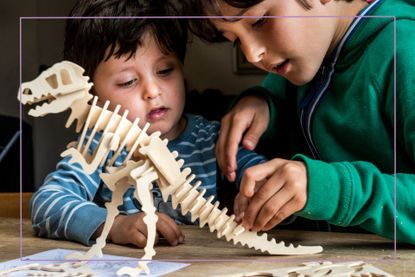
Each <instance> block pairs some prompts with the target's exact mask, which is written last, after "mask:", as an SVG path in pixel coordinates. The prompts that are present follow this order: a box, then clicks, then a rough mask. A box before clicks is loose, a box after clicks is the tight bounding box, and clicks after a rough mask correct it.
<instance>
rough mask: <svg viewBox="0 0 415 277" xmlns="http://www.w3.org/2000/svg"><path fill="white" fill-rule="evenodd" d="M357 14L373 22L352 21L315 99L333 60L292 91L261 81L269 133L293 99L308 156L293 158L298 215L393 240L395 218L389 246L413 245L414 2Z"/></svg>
mask: <svg viewBox="0 0 415 277" xmlns="http://www.w3.org/2000/svg"><path fill="white" fill-rule="evenodd" d="M362 14H364V15H367V16H371V18H362V19H361V20H360V21H359V24H357V25H356V26H353V25H351V27H350V28H354V29H353V30H352V31H351V33H350V35H349V37H348V39H347V40H346V41H345V44H344V45H343V47H342V50H341V52H340V54H339V56H338V59H337V62H336V64H335V66H334V70H333V74H332V77H331V80H330V81H329V83H328V87H327V89H326V90H325V92H324V93H323V94H321V95H320V96H316V94H317V93H315V90H314V92H313V89H312V86H313V84H314V86H315V84H316V83H317V82H320V83H323V82H322V81H320V79H321V80H323V79H324V76H327V74H329V73H327V72H328V71H330V62H332V61H333V60H332V59H328V61H327V62H328V64H329V66H327V65H324V64H323V67H328V68H329V69H328V70H327V68H325V69H324V70H320V72H319V73H318V74H317V75H316V77H315V79H314V80H313V81H312V82H311V83H310V84H307V85H305V86H302V87H295V89H294V91H293V89H291V90H290V91H288V89H287V88H288V85H287V81H286V80H284V79H283V78H281V77H280V76H277V75H274V74H269V75H268V76H267V77H266V79H265V80H264V82H263V84H262V86H263V87H264V88H266V89H267V90H268V91H269V93H270V94H269V95H268V99H269V103H270V111H271V122H270V127H269V129H272V132H273V133H274V135H280V136H281V135H282V134H281V133H280V134H278V126H279V125H278V124H279V122H278V119H279V118H282V117H283V115H282V114H279V112H280V111H279V110H278V109H277V106H281V104H284V100H286V98H287V97H286V93H294V94H295V98H296V102H297V103H296V104H297V107H296V110H297V112H298V116H299V118H301V119H302V120H301V122H302V124H303V130H304V132H305V134H306V137H307V138H308V143H309V145H311V147H310V148H311V149H312V152H313V153H314V157H313V156H310V157H308V156H306V155H303V154H297V155H295V156H294V157H293V158H292V159H294V160H301V161H303V162H304V163H305V164H306V166H307V174H308V199H307V203H306V207H305V208H304V209H303V210H302V211H300V212H299V213H298V215H300V216H302V217H306V218H309V219H315V220H327V221H328V222H329V223H331V224H334V225H338V226H353V225H359V226H361V227H362V228H364V229H366V230H368V231H371V232H374V233H376V234H379V235H381V236H384V237H387V238H391V239H394V236H395V231H394V229H395V228H394V226H395V220H396V239H397V241H401V242H408V243H411V244H415V231H414V230H415V1H413V0H378V1H375V2H374V3H373V4H371V5H369V6H367V7H366V8H365V9H364V11H362V12H361V13H360V15H362ZM395 18H396V20H395ZM355 21H357V18H356V19H355V20H354V22H355ZM395 23H396V25H395ZM352 24H353V23H352ZM395 27H396V60H395V52H394V50H395V48H394V37H395V36H394V35H395ZM349 31H350V30H349ZM338 48H340V47H339V46H338ZM395 61H396V67H395V66H394V65H395V64H394V62H395ZM395 68H396V80H395V74H394V71H395ZM323 71H325V72H323ZM324 74H325V75H324ZM317 84H318V83H317ZM395 85H396V93H395V90H394V88H395ZM320 86H321V85H320ZM290 87H292V85H290ZM317 87H318V86H317ZM251 93H252V91H251ZM310 99H311V100H310ZM395 104H396V106H395ZM293 108H294V107H293ZM395 108H396V109H395ZM310 110H312V112H311V116H310V115H309V114H310ZM302 113H303V114H306V115H307V114H308V117H307V116H303V117H302V115H301V114H302ZM307 122H309V124H308V125H307ZM395 131H396V132H395ZM307 134H308V135H307ZM395 134H396V144H394V135H395ZM310 141H311V142H310ZM395 169H396V174H394V172H395ZM395 197H396V198H395ZM395 204H396V211H395ZM395 216H396V217H395Z"/></svg>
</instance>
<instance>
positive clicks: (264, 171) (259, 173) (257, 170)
mask: <svg viewBox="0 0 415 277" xmlns="http://www.w3.org/2000/svg"><path fill="white" fill-rule="evenodd" d="M283 161H284V160H281V159H273V160H270V161H268V162H265V163H262V164H258V165H254V166H251V167H250V168H247V169H246V170H245V172H244V175H243V176H242V179H241V184H240V188H239V191H240V193H241V194H242V195H244V196H245V197H247V198H251V197H252V196H253V195H254V193H255V188H256V186H257V183H258V182H261V181H263V180H265V179H267V178H268V177H269V176H271V175H273V174H274V173H275V171H276V170H277V169H278V167H279V166H280V165H281V164H282V162H283ZM267 183H268V182H267Z"/></svg>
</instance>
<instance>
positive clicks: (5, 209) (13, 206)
mask: <svg viewBox="0 0 415 277" xmlns="http://www.w3.org/2000/svg"><path fill="white" fill-rule="evenodd" d="M32 195H33V193H31V192H23V193H22V216H23V218H30V211H29V202H30V198H31V197H32ZM0 216H4V217H15V218H18V217H20V193H19V192H2V193H0Z"/></svg>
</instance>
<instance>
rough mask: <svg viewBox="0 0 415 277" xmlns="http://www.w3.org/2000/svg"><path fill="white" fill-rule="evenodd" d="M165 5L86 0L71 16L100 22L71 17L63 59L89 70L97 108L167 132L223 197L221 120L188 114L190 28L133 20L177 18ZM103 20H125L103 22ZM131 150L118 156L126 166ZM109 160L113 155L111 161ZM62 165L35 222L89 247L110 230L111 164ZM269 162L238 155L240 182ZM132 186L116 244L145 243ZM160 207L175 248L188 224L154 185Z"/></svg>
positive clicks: (41, 198)
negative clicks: (218, 150)
mask: <svg viewBox="0 0 415 277" xmlns="http://www.w3.org/2000/svg"><path fill="white" fill-rule="evenodd" d="M163 2H164V1H160V3H158V2H157V1H144V0H142V1H131V0H106V1H101V0H99V1H97V0H81V1H79V2H78V3H77V4H76V6H75V7H74V8H73V10H72V11H71V16H75V17H79V16H88V17H100V18H95V19H70V20H68V22H67V26H66V34H65V50H64V56H65V59H67V60H70V61H72V62H75V63H77V64H79V65H81V66H82V67H84V68H85V70H86V74H87V75H88V76H90V77H91V78H92V81H93V83H94V87H93V88H92V90H93V93H94V94H95V95H97V96H98V97H99V101H100V102H99V104H100V105H103V103H105V101H106V100H110V101H111V105H110V109H112V110H113V109H114V108H115V106H116V105H118V104H119V105H121V107H122V108H121V109H122V110H121V111H120V112H121V113H122V112H123V109H126V110H129V115H128V119H129V120H130V121H134V119H135V118H137V117H138V118H140V119H141V120H140V127H143V125H144V124H145V123H146V122H149V123H150V124H151V126H150V128H149V129H148V133H149V134H151V133H153V132H155V131H160V132H161V134H162V135H161V137H162V138H167V139H168V140H169V141H170V142H169V144H168V147H169V149H170V150H171V151H177V152H178V153H179V159H183V160H184V161H185V164H184V167H190V168H191V169H192V172H193V173H194V174H195V175H196V179H199V180H200V181H202V185H201V186H200V189H206V194H205V196H206V197H209V196H210V195H214V196H216V195H217V192H218V188H217V175H218V172H217V166H216V157H215V142H216V138H217V135H218V132H219V129H220V126H219V123H218V122H214V121H208V120H206V119H204V118H202V117H200V116H196V115H191V114H183V108H184V102H185V85H184V76H183V71H182V66H183V61H184V56H185V51H186V43H187V26H186V22H185V21H184V20H178V19H168V20H167V19H166V20H161V19H140V18H138V19H137V18H130V19H129V18H126V17H131V16H140V15H141V16H147V15H154V14H156V15H160V14H164V15H172V13H173V12H174V9H173V8H172V7H170V6H168V4H167V3H163ZM105 16H123V17H124V18H122V19H113V18H112V19H105V18H102V17H105ZM99 138H100V134H97V136H96V137H94V140H93V143H92V144H91V147H90V151H91V152H92V151H93V150H94V149H95V147H96V146H97V142H98V141H99ZM126 154H127V153H126V152H125V151H123V153H122V154H121V155H120V156H119V157H118V159H117V161H116V162H115V166H117V165H120V164H121V162H122V161H123V159H124V158H125V157H126ZM110 158H111V155H110V157H109V158H108V161H109V159H110ZM68 160H69V159H68V158H65V159H63V160H61V161H60V162H59V163H58V165H57V169H56V171H54V172H52V173H50V174H49V175H48V176H47V177H46V179H45V182H44V184H43V185H42V186H41V187H40V189H39V190H38V191H37V192H36V193H35V195H34V196H33V198H32V202H31V208H32V209H31V211H32V223H33V228H34V230H35V232H36V234H37V235H39V236H42V237H50V238H60V239H68V240H73V241H78V242H81V243H83V244H90V243H91V240H93V239H95V238H97V237H98V236H99V235H100V234H101V232H102V228H103V225H104V221H105V217H106V213H107V212H106V210H105V208H104V207H103V204H104V203H105V202H109V201H110V200H111V191H110V190H109V189H108V188H107V187H106V186H105V185H104V183H103V182H102V181H101V180H100V178H99V174H100V173H101V172H102V171H103V170H105V166H106V164H105V163H104V165H103V166H102V167H100V168H98V170H97V171H96V172H94V173H93V174H91V175H87V174H86V173H85V172H84V171H83V170H82V169H81V167H80V166H79V165H78V164H76V163H75V164H70V163H69V162H68ZM263 161H265V158H264V157H262V156H259V155H257V154H255V153H253V152H250V151H247V150H244V149H242V148H241V149H240V151H239V152H238V172H237V177H238V178H237V183H239V181H240V177H241V176H242V172H243V171H244V169H245V168H247V167H249V166H252V165H254V164H258V163H261V162H263ZM133 193H134V189H133V187H132V188H130V189H129V190H128V191H127V192H126V194H125V195H124V203H123V204H122V205H121V206H120V207H119V210H120V214H119V215H118V216H117V217H116V218H115V221H114V224H113V226H112V228H111V231H110V233H109V236H108V239H109V240H110V241H112V242H114V243H118V244H134V245H136V246H137V247H144V246H145V244H146V226H145V224H144V222H143V217H144V214H143V213H142V212H140V204H139V203H138V201H137V200H136V199H135V197H134V196H133ZM153 195H154V203H155V205H156V209H157V213H158V214H157V215H158V221H157V232H158V235H160V236H162V237H164V238H165V239H166V240H167V241H168V242H169V244H170V245H177V244H178V243H182V242H183V240H184V235H183V233H182V232H181V230H180V228H179V226H178V224H190V223H191V221H190V217H188V216H182V215H181V213H180V212H179V211H178V210H174V209H173V208H172V205H171V203H165V202H163V201H162V197H161V193H160V191H159V189H158V187H157V186H154V188H153Z"/></svg>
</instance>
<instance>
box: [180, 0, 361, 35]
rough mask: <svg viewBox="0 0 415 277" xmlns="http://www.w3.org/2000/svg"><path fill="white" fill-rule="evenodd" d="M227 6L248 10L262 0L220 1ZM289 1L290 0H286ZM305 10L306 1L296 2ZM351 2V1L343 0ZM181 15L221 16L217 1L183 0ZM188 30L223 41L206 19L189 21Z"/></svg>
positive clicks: (308, 5)
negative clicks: (208, 14)
mask: <svg viewBox="0 0 415 277" xmlns="http://www.w3.org/2000/svg"><path fill="white" fill-rule="evenodd" d="M221 1H223V2H224V3H226V4H228V5H229V6H232V7H235V8H238V9H248V8H250V7H252V6H255V5H257V4H259V3H261V2H262V1H264V0H221ZM286 1H291V0H286ZM296 1H297V2H298V3H299V4H300V5H301V6H303V7H304V8H305V9H307V10H308V9H311V8H312V6H311V5H310V3H309V2H308V0H296ZM336 1H339V0H336ZM340 1H341V0H340ZM343 1H347V2H352V1H353V0H343ZM183 13H184V14H185V15H188V16H201V15H204V14H206V13H211V14H214V15H219V16H222V15H223V14H221V11H220V7H219V6H218V0H184V1H183ZM189 25H190V30H191V31H192V33H194V34H195V35H196V36H198V37H200V38H201V39H203V40H205V41H208V42H218V41H224V40H225V39H224V38H223V36H222V34H221V33H220V32H218V31H217V30H216V28H215V26H214V25H213V24H212V23H211V22H210V20H209V19H207V18H202V19H194V20H191V21H190V23H189Z"/></svg>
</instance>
